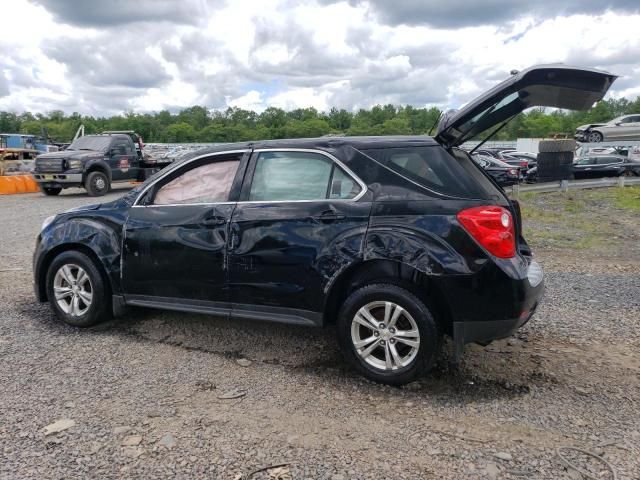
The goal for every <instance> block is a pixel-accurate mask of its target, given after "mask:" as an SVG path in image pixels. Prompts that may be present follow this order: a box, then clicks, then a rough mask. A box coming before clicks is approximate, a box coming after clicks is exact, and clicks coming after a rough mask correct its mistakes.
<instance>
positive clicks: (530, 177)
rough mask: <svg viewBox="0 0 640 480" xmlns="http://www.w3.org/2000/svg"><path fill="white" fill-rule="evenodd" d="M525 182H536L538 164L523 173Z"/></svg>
mask: <svg viewBox="0 0 640 480" xmlns="http://www.w3.org/2000/svg"><path fill="white" fill-rule="evenodd" d="M524 181H525V183H537V182H538V165H536V166H535V167H531V168H530V169H529V170H527V171H526V172H525V174H524Z"/></svg>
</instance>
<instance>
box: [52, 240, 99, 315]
mask: <svg viewBox="0 0 640 480" xmlns="http://www.w3.org/2000/svg"><path fill="white" fill-rule="evenodd" d="M46 287H47V297H48V298H49V303H50V304H51V308H52V309H53V311H54V312H55V314H56V316H57V317H58V318H59V319H60V320H62V321H63V322H65V323H66V324H68V325H71V326H74V327H90V326H91V325H95V324H96V323H99V322H102V321H104V320H107V319H108V318H109V317H110V316H111V315H110V314H111V308H110V305H109V295H108V288H107V286H106V285H105V282H104V279H103V277H102V274H101V273H100V270H98V267H97V266H96V265H95V263H94V261H93V260H92V259H91V258H89V257H88V256H87V255H85V254H84V253H82V252H78V251H67V252H63V253H61V254H60V255H58V256H57V257H56V258H54V259H53V262H51V265H50V266H49V270H48V271H47V278H46Z"/></svg>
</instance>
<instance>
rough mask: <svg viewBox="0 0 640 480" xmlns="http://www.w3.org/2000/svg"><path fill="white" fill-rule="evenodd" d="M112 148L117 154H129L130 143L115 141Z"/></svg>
mask: <svg viewBox="0 0 640 480" xmlns="http://www.w3.org/2000/svg"><path fill="white" fill-rule="evenodd" d="M112 149H113V150H115V152H116V154H117V155H131V145H129V143H128V142H116V143H115V144H114V145H113V147H112Z"/></svg>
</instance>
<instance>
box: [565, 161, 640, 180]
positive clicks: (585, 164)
mask: <svg viewBox="0 0 640 480" xmlns="http://www.w3.org/2000/svg"><path fill="white" fill-rule="evenodd" d="M572 172H573V173H572V175H573V177H574V178H576V179H579V178H600V177H620V176H622V175H626V176H640V162H636V161H633V160H630V159H629V158H627V157H623V156H622V155H604V156H589V157H582V158H579V159H578V160H577V161H576V162H575V163H574V164H573V167H572Z"/></svg>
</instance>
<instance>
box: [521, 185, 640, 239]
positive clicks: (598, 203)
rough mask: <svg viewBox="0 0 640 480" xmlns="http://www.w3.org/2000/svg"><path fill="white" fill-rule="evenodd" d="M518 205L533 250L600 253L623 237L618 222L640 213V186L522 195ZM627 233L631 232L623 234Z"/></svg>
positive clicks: (526, 235) (621, 227)
mask: <svg viewBox="0 0 640 480" xmlns="http://www.w3.org/2000/svg"><path fill="white" fill-rule="evenodd" d="M520 205H521V208H522V216H523V230H524V232H523V233H524V236H525V238H527V240H528V241H529V243H530V244H531V245H532V246H533V247H534V248H535V247H553V248H560V249H571V250H580V251H584V250H600V249H601V248H606V247H607V245H610V244H611V239H612V238H614V237H617V236H618V235H619V234H621V233H622V234H624V230H625V229H627V227H625V226H624V225H622V224H621V223H620V221H619V220H620V219H621V218H622V219H625V218H627V219H628V218H629V214H630V212H634V214H635V213H636V212H640V187H625V188H602V189H593V190H577V191H571V192H566V193H561V192H553V193H535V192H525V193H523V194H522V195H520ZM631 218H633V217H631ZM623 223H624V222H623ZM633 223H634V224H635V222H633ZM626 224H627V225H628V224H629V222H628V220H627V221H626ZM621 229H622V230H621ZM629 234H633V233H632V232H627V233H626V234H625V235H627V236H628V235H629Z"/></svg>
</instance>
